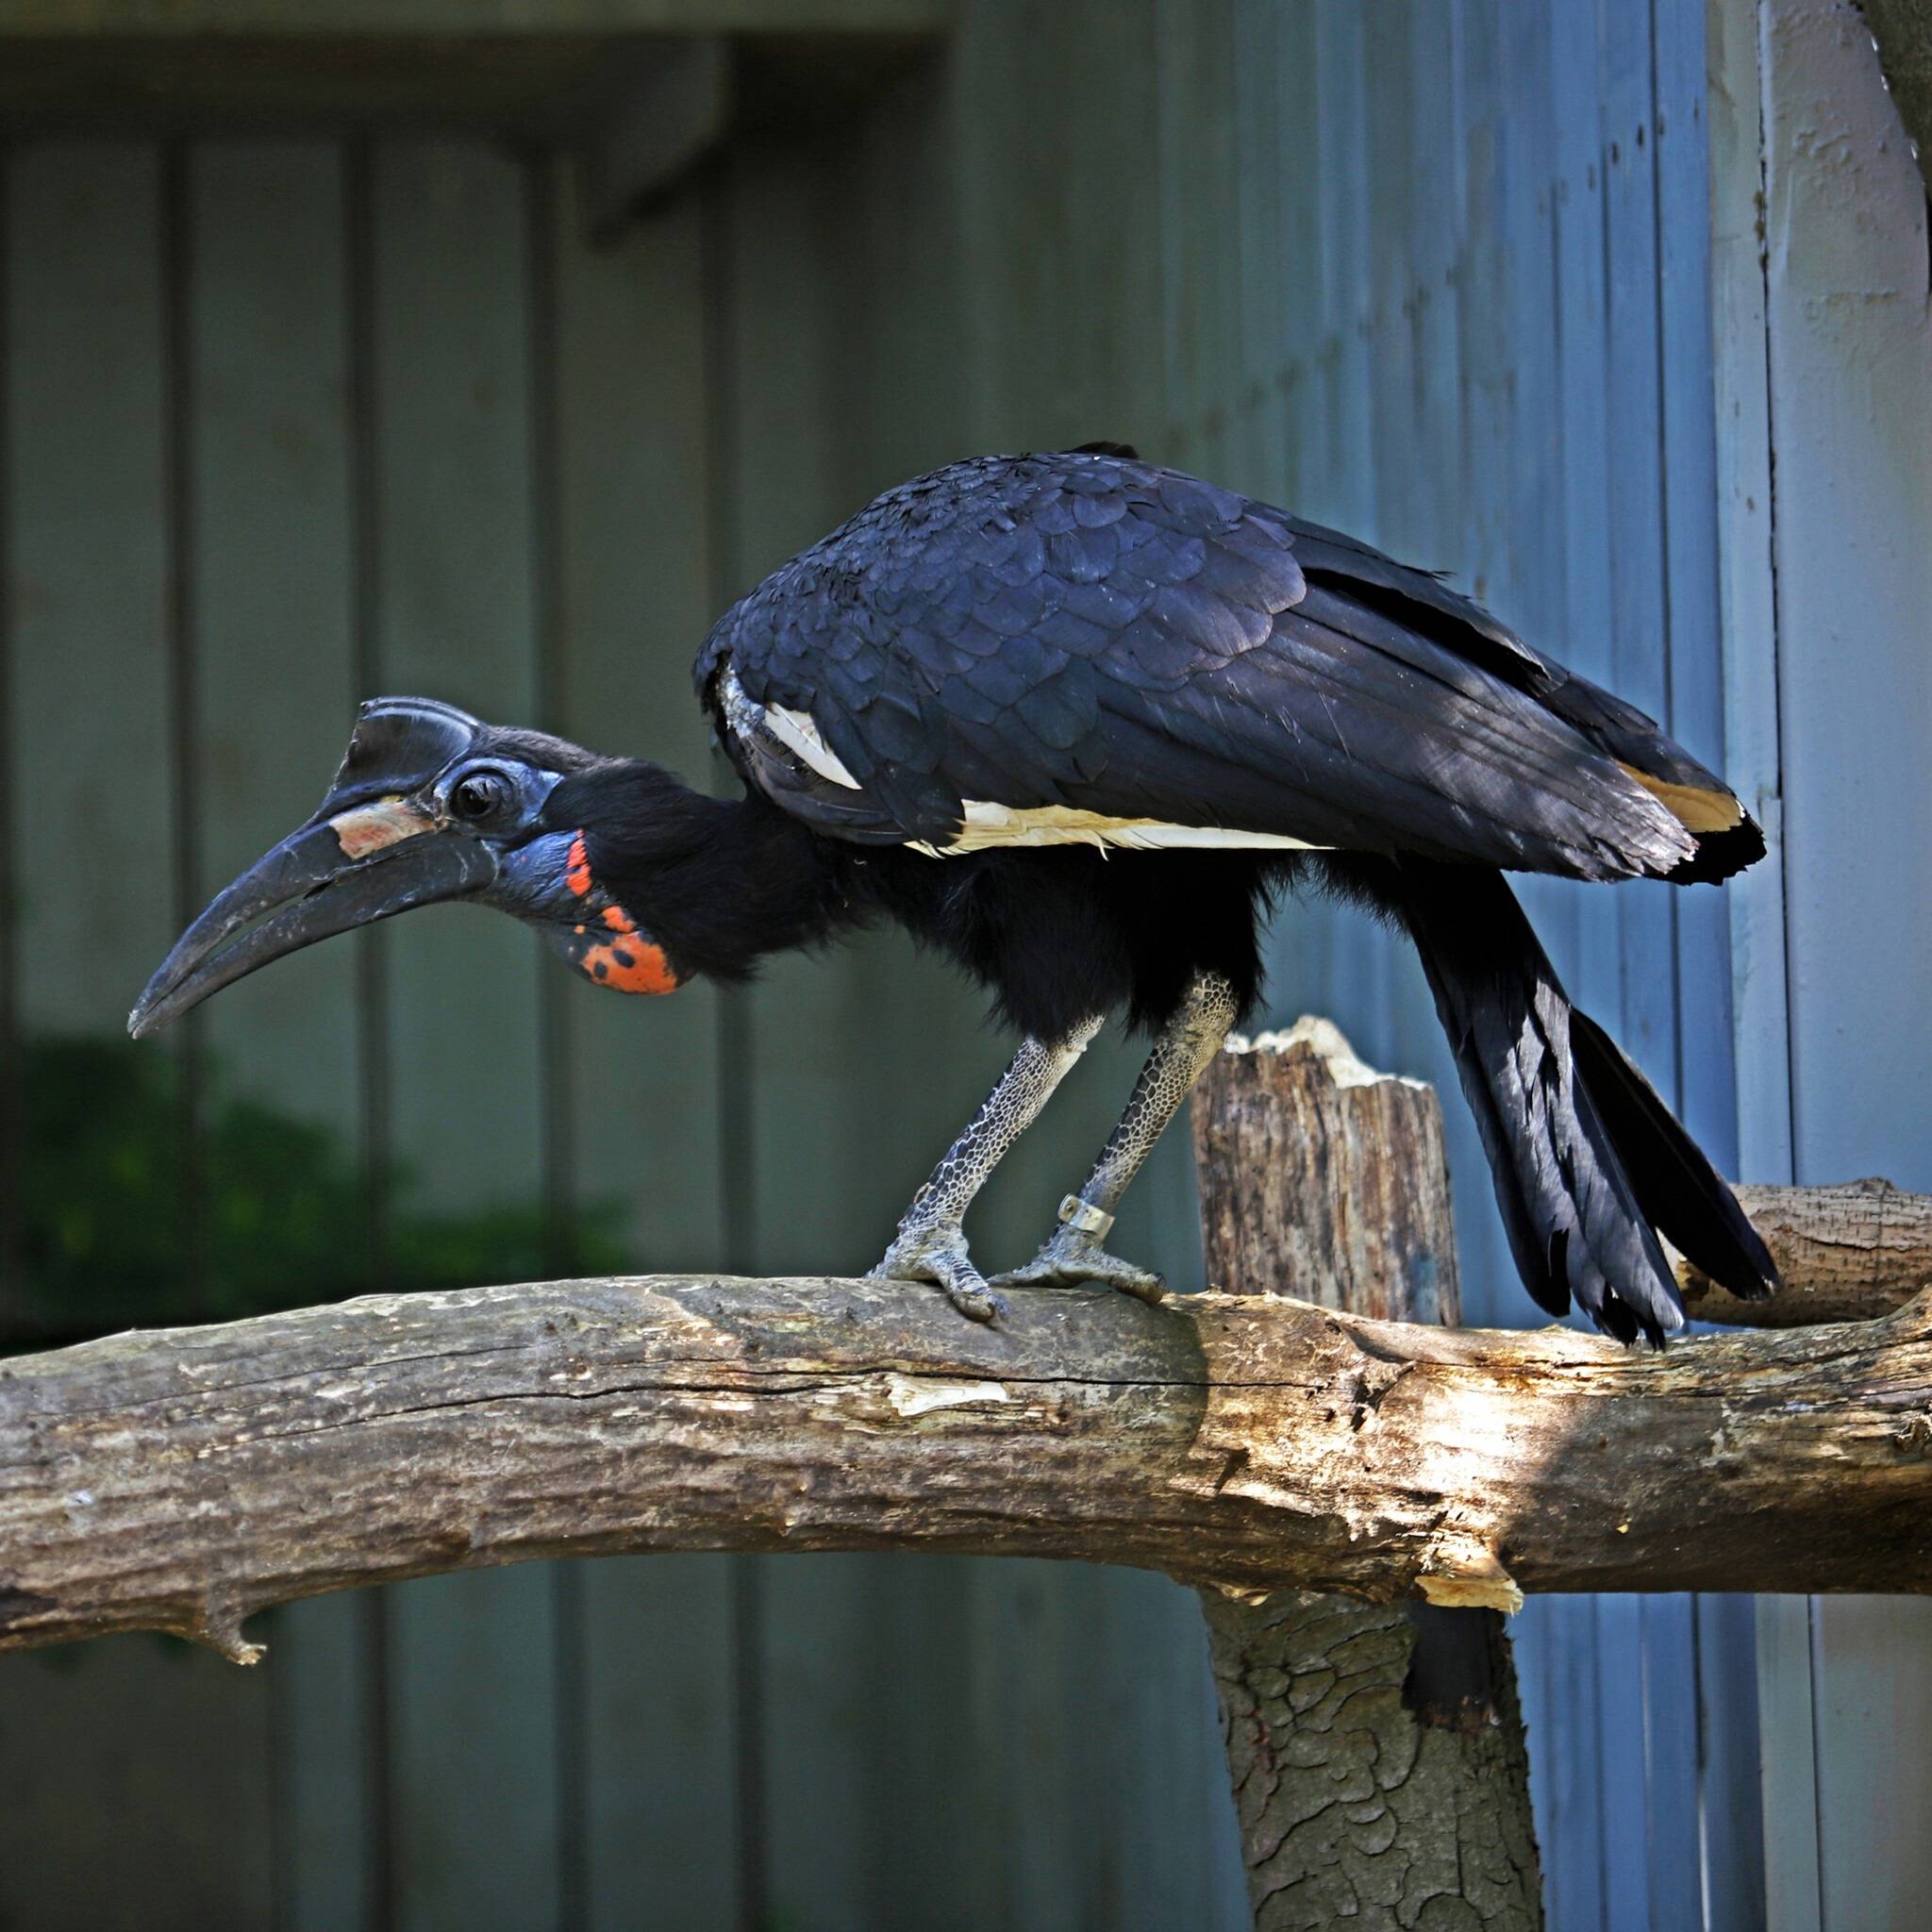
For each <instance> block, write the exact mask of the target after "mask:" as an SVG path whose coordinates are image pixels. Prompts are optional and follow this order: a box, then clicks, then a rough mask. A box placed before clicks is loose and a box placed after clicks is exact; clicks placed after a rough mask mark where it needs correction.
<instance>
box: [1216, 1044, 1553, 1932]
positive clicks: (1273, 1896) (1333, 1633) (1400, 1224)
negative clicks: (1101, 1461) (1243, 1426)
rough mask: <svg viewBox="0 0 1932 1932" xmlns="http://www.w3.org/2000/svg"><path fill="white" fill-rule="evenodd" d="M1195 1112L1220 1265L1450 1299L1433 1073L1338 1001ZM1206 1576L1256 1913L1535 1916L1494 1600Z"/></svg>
mask: <svg viewBox="0 0 1932 1932" xmlns="http://www.w3.org/2000/svg"><path fill="white" fill-rule="evenodd" d="M1193 1129H1194V1154H1195V1165H1196V1169H1197V1172H1198V1174H1199V1178H1200V1183H1201V1215H1202V1224H1203V1228H1204V1231H1205V1234H1206V1239H1207V1258H1208V1280H1209V1282H1210V1283H1211V1284H1213V1285H1215V1286H1217V1287H1224V1288H1228V1289H1233V1290H1236V1291H1243V1292H1252V1291H1262V1292H1267V1291H1270V1290H1273V1291H1277V1292H1280V1293H1284V1294H1297V1295H1300V1296H1303V1297H1305V1298H1307V1299H1308V1300H1313V1301H1319V1302H1320V1303H1322V1304H1323V1305H1324V1306H1325V1307H1335V1308H1340V1309H1341V1310H1343V1311H1345V1312H1347V1313H1350V1314H1355V1315H1372V1316H1374V1317H1376V1318H1378V1319H1382V1320H1394V1321H1408V1322H1421V1323H1435V1324H1442V1325H1445V1326H1446V1325H1450V1324H1454V1323H1455V1322H1456V1321H1457V1319H1458V1316H1459V1312H1460V1310H1459V1306H1458V1296H1457V1274H1456V1230H1455V1223H1454V1219H1453V1216H1452V1212H1451V1208H1450V1199H1449V1170H1448V1164H1447V1161H1446V1159H1445V1158H1444V1155H1443V1149H1442V1116H1441V1107H1440V1106H1439V1104H1438V1102H1437V1099H1436V1094H1435V1091H1434V1090H1433V1089H1432V1088H1430V1087H1428V1086H1426V1085H1424V1083H1423V1082H1421V1081H1417V1080H1403V1079H1397V1078H1394V1077H1393V1076H1391V1075H1388V1074H1376V1073H1374V1072H1372V1071H1371V1070H1370V1069H1369V1068H1367V1067H1365V1066H1363V1065H1362V1063H1361V1062H1360V1061H1359V1060H1358V1059H1357V1058H1356V1057H1355V1055H1354V1053H1353V1052H1351V1050H1350V1048H1349V1045H1348V1042H1347V1041H1345V1040H1344V1039H1343V1038H1342V1036H1341V1033H1340V1032H1339V1031H1338V1030H1337V1029H1336V1028H1335V1027H1334V1026H1333V1025H1332V1024H1330V1023H1329V1022H1327V1021H1325V1020H1307V1019H1304V1020H1301V1021H1299V1022H1297V1023H1296V1024H1295V1025H1294V1027H1293V1028H1292V1029H1291V1030H1290V1031H1289V1032H1287V1033H1285V1034H1264V1035H1262V1036H1261V1038H1260V1039H1258V1040H1256V1041H1252V1042H1250V1041H1245V1040H1241V1039H1240V1038H1239V1037H1236V1038H1235V1039H1232V1040H1230V1041H1229V1042H1228V1046H1227V1048H1226V1050H1224V1052H1223V1053H1221V1054H1220V1055H1218V1056H1217V1057H1216V1058H1215V1060H1214V1061H1213V1062H1212V1064H1211V1065H1210V1066H1209V1067H1208V1070H1207V1072H1206V1073H1205V1074H1203V1076H1202V1078H1201V1081H1200V1083H1199V1085H1198V1086H1197V1087H1196V1089H1195V1091H1194V1096H1193ZM1201 1596H1202V1605H1203V1607H1204V1609H1205V1610H1206V1613H1207V1618H1208V1645H1209V1649H1210V1652H1211V1654H1212V1657H1213V1665H1214V1678H1215V1688H1216V1690H1217V1691H1218V1693H1219V1696H1220V1700H1221V1713H1222V1729H1223V1737H1224V1742H1225V1744H1226V1747H1227V1760H1228V1772H1229V1775H1230V1777H1231V1778H1232V1780H1233V1784H1234V1794H1235V1809H1236V1814H1237V1817H1238V1819H1239V1821H1240V1825H1241V1851H1242V1857H1243V1861H1244V1863H1245V1865H1246V1867H1247V1876H1248V1893H1249V1898H1250V1901H1251V1903H1252V1905H1253V1907H1254V1914H1255V1924H1256V1927H1257V1932H1302V1928H1315V1927H1322V1926H1328V1925H1338V1924H1347V1925H1350V1926H1357V1927H1359V1928H1360V1932H1384V1928H1386V1932H1397V1928H1402V1927H1410V1926H1414V1925H1417V1924H1437V1923H1438V1922H1439V1921H1440V1923H1441V1924H1444V1925H1448V1924H1457V1925H1466V1926H1468V1927H1470V1928H1471V1932H1476V1928H1484V1932H1489V1928H1494V1932H1535V1928H1537V1927H1540V1926H1541V1924H1542V1907H1541V1875H1540V1872H1539V1868H1538V1863H1537V1849H1536V1832H1535V1826H1534V1824H1533V1823H1532V1819H1531V1814H1530V1804H1529V1754H1528V1750H1527V1747H1526V1745H1525V1742H1524V1730H1523V1719H1522V1714H1521V1711H1520V1709H1519V1707H1518V1703H1517V1695H1516V1671H1515V1664H1514V1661H1513V1659H1512V1657H1511V1656H1510V1650H1509V1640H1508V1638H1507V1635H1506V1634H1505V1632H1504V1629H1503V1619H1502V1616H1501V1614H1500V1613H1499V1612H1498V1611H1495V1610H1492V1609H1476V1608H1459V1609H1458V1608H1437V1607H1432V1606H1431V1605H1428V1604H1424V1603H1417V1604H1407V1605H1373V1604H1365V1603H1363V1602H1361V1601H1360V1600H1359V1599H1357V1598H1355V1597H1348V1596H1335V1595H1329V1594H1326V1593H1320V1592H1315V1591H1277V1592H1275V1593H1274V1594H1273V1595H1269V1596H1266V1597H1264V1598H1262V1599H1261V1600H1260V1601H1258V1602H1243V1601H1239V1600H1236V1599H1235V1598H1233V1597H1230V1596H1229V1595H1227V1594H1225V1593H1224V1592H1222V1591H1214V1590H1207V1591H1202V1593H1201ZM1445 1914H1446V1916H1445Z"/></svg>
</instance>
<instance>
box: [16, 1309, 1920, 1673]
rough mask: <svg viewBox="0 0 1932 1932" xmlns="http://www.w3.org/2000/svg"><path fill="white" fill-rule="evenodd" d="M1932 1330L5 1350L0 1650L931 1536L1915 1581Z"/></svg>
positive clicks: (1508, 1592)
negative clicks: (625, 1555)
mask: <svg viewBox="0 0 1932 1932" xmlns="http://www.w3.org/2000/svg"><path fill="white" fill-rule="evenodd" d="M1928 1508H1932V1298H1925V1297H1922V1298H1920V1299H1919V1300H1916V1301H1914V1302H1912V1303H1911V1304H1909V1305H1908V1306H1907V1307H1904V1308H1902V1309H1900V1310H1898V1311H1897V1312H1895V1313H1894V1314H1892V1315H1890V1316H1887V1317H1884V1318H1882V1319H1880V1320H1877V1321H1874V1322H1865V1323H1858V1324H1849V1325H1844V1326H1835V1327H1823V1328H1813V1329H1808V1330H1804V1331H1794V1332H1791V1333H1789V1334H1780V1335H1754V1336H1749V1337H1729V1336H1723V1337H1709V1338H1701V1339H1699V1340H1696V1341H1690V1342H1685V1343H1681V1344H1678V1345H1675V1346H1674V1347H1673V1348H1671V1349H1670V1350H1669V1351H1668V1352H1666V1353H1665V1354H1663V1355H1661V1356H1650V1355H1643V1354H1630V1353H1626V1352H1625V1351H1624V1350H1622V1349H1620V1348H1618V1347H1617V1346H1616V1345H1614V1344H1613V1343H1610V1342H1607V1341H1603V1340H1601V1339H1598V1338H1594V1337H1590V1336H1585V1335H1580V1334H1576V1333H1574V1332H1570V1331H1567V1330H1561V1329H1551V1330H1543V1331H1541V1332H1536V1333H1528V1334H1515V1333H1498V1332H1485V1331H1480V1330H1474V1331H1466V1332H1459V1333H1458V1332H1456V1331H1449V1330H1441V1329H1437V1328H1433V1327H1427V1326H1422V1325H1414V1326H1410V1325H1404V1324H1392V1323H1381V1322H1373V1321H1367V1320H1362V1319H1358V1318H1356V1317H1352V1316H1347V1315H1341V1314H1336V1313H1332V1312H1329V1311H1326V1310H1323V1309H1319V1308H1314V1307H1307V1306H1304V1305H1301V1304H1297V1303H1293V1302H1289V1301H1285V1300H1282V1299H1277V1298H1257V1299H1240V1298H1235V1297H1229V1296H1224V1295H1201V1296H1187V1297H1182V1298H1179V1299H1177V1300H1174V1301H1171V1302H1170V1303H1169V1304H1168V1305H1167V1306H1165V1307H1159V1308H1149V1307H1143V1306H1141V1304H1139V1303H1137V1302H1134V1301H1132V1300H1130V1299H1129V1298H1127V1297H1126V1296H1124V1295H1119V1294H1115V1293H1110V1292H1106V1291H1040V1292H1035V1293H1024V1294H1016V1295H1014V1296H1013V1297H1012V1315H1011V1318H1010V1320H1009V1321H1008V1322H1006V1323H1003V1324H1000V1325H999V1326H998V1327H996V1328H991V1329H986V1328H980V1327H977V1326H975V1325H974V1324H970V1323H966V1322H962V1321H960V1320H959V1319H958V1316H956V1315H955V1314H954V1313H953V1311H952V1310H951V1309H950V1308H949V1307H947V1306H946V1304H945V1303H944V1302H943V1301H942V1300H941V1298H940V1297H939V1296H938V1295H935V1294H927V1293H924V1292H922V1291H918V1290H908V1289H902V1288H895V1287H891V1286H882V1285H880V1284H877V1283H873V1282H863V1281H838V1280H775V1281H741V1280H731V1279H720V1278H716V1277H709V1276H697V1277H688V1276H654V1277H644V1278H641V1279H631V1280H623V1279H619V1280H601V1281H580V1282H562V1283H553V1284H548V1285H542V1286H534V1287H524V1288H491V1289H477V1290H472V1291H464V1292H460V1293H441V1294H423V1295H403V1296H382V1297H374V1298H369V1299H364V1300H359V1301H354V1302H348V1303H345V1304H342V1305H341V1306H338V1307H320V1308H311V1309H307V1310H304V1311H302V1312H299V1313H293V1314H285V1315H272V1316H264V1317H260V1318H258V1319H256V1320H253V1321H247V1322H236V1323H228V1324H221V1325H217V1326H211V1327H205V1328H189V1329H168V1330H156V1331H152V1332H137V1333H133V1334H128V1335H121V1336H115V1337H112V1338H109V1339H108V1340H106V1341H92V1342H85V1343H82V1344H80V1345H79V1346H77V1347H74V1348H68V1349H62V1350H58V1351H56V1352H54V1353H51V1354H46V1355H41V1356H24V1357H15V1358H13V1359H11V1360H6V1361H0V1648H16V1647H20V1646H24V1645H26V1644H32V1643H45V1642H52V1641H58V1640H60V1639H65V1638H74V1637H83V1636H89V1635H92V1634H95V1633H98V1632H104V1631H112V1630H132V1629H160V1630H172V1631H175V1632H178V1633H180V1634H182V1635H185V1636H190V1637H194V1638H197V1639H200V1640H201V1641H206V1642H208V1643H212V1644H214V1645H215V1646H217V1647H218V1648H220V1649H222V1650H223V1651H225V1653H226V1654H228V1655H229V1656H231V1657H237V1658H238V1659H249V1658H252V1656H253V1655H254V1651H253V1649H252V1647H251V1646H250V1645H249V1644H247V1643H246V1642H245V1641H243V1639H242V1635H241V1628H240V1626H241V1624H242V1620H243V1619H244V1618H246V1617H247V1616H248V1615H250V1614H251V1613H253V1612H254V1611H256V1610H258V1609H260V1608H263V1607H266V1606H268V1605H270V1604H274V1603H279V1602H282V1601H285V1600H287V1599H289V1598H291V1597H297V1596H305V1595H309V1594H313V1593H315V1592H317V1591H327V1590H337V1589H343V1588H348V1587H351V1586H355V1585H360V1584H375V1583H383V1582H389V1581H392V1580H395V1579H397V1578H400V1577H405V1576H417V1575H424V1574H430V1573H433V1572H437V1571H445V1570H455V1569H460V1568H464V1567H469V1566H475V1565H481V1564H490V1563H506V1562H514V1561H518V1560H521V1559H525V1558H530V1557H560V1556H595V1555H606V1554H610V1553H614V1552H618V1551H635V1550H663V1549H682V1550H693V1549H715V1550H783V1549H801V1550H803V1549H882V1548H904V1547H915V1546H916V1547H921V1548H925V1549H932V1550H952V1551H960V1552H973V1553H979V1554H984V1555H1032V1556H1055V1557H1078V1558H1083V1559H1086V1560H1090V1561H1097V1562H1111V1563H1123V1564H1128V1565H1134V1566H1139V1567H1142V1568H1146V1569H1153V1570H1160V1571H1165V1572H1166V1573H1168V1574H1170V1575H1173V1576H1174V1577H1177V1578H1179V1579H1180V1580H1182V1581H1184V1582H1188V1583H1193V1584H1207V1585H1213V1586H1217V1587H1221V1588H1224V1589H1230V1590H1234V1591H1247V1592H1253V1593H1257V1594H1258V1593H1261V1592H1265V1591H1272V1590H1274V1589H1279V1588H1283V1587H1301V1588H1311V1589H1322V1590H1343V1591H1354V1592H1357V1593H1358V1594H1362V1595H1365V1596H1368V1597H1370V1598H1374V1599H1376V1600H1388V1599H1391V1598H1394V1597H1399V1596H1407V1595H1417V1594H1420V1595H1422V1596H1424V1597H1425V1598H1427V1599H1429V1600H1430V1601H1433V1602H1437V1603H1452V1604H1453V1603H1474V1604H1480V1605H1487V1606H1490V1607H1502V1606H1507V1605H1513V1604H1514V1603H1516V1602H1517V1601H1518V1600H1519V1591H1577V1590H1638V1589H1641V1590H1776V1591H1838V1590H1846V1591H1932V1533H1928V1529H1927V1525H1928V1524H1932V1513H1928Z"/></svg>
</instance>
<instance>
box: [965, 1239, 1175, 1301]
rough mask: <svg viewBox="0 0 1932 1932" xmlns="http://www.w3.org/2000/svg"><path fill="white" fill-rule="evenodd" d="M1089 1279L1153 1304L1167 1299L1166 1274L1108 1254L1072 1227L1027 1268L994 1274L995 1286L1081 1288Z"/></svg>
mask: <svg viewBox="0 0 1932 1932" xmlns="http://www.w3.org/2000/svg"><path fill="white" fill-rule="evenodd" d="M1089 1281H1097V1282H1099V1283H1101V1284H1102V1285H1103V1286H1104V1287H1107V1288H1117V1289H1119V1290H1120V1291H1121V1292H1122V1293H1123V1294H1130V1295H1132V1296H1133V1297H1134V1299H1135V1300H1136V1301H1141V1302H1145V1303H1146V1304H1147V1305H1148V1306H1149V1307H1158V1306H1159V1305H1160V1303H1161V1302H1163V1301H1165V1300H1166V1299H1167V1282H1166V1280H1165V1278H1164V1277H1163V1276H1161V1275H1158V1274H1155V1273H1154V1271H1153V1270H1152V1269H1151V1268H1140V1267H1137V1266H1135V1264H1134V1263H1133V1262H1132V1261H1123V1260H1122V1259H1121V1258H1120V1257H1119V1256H1118V1255H1109V1254H1108V1252H1107V1250H1106V1249H1105V1248H1103V1247H1102V1246H1101V1245H1100V1244H1099V1242H1097V1241H1095V1240H1094V1239H1093V1237H1092V1236H1091V1235H1085V1234H1081V1233H1080V1232H1079V1231H1078V1230H1077V1229H1074V1228H1071V1227H1062V1228H1061V1229H1059V1231H1058V1233H1056V1234H1055V1235H1054V1236H1053V1237H1052V1238H1051V1239H1050V1240H1049V1241H1047V1243H1046V1245H1045V1246H1044V1247H1042V1248H1041V1251H1040V1252H1039V1254H1037V1255H1035V1256H1034V1257H1033V1258H1032V1260H1030V1261H1029V1262H1027V1263H1026V1265H1025V1266H1024V1268H1013V1269H1009V1270H1008V1272H1007V1273H1006V1274H995V1275H994V1276H993V1285H994V1286H995V1287H996V1288H1078V1287H1080V1286H1081V1285H1082V1284H1083V1283H1085V1282H1089Z"/></svg>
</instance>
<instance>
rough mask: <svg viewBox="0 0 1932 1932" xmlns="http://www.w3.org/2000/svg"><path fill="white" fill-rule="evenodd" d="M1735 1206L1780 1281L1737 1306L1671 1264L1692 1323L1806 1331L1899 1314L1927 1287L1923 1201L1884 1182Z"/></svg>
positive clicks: (1927, 1216)
mask: <svg viewBox="0 0 1932 1932" xmlns="http://www.w3.org/2000/svg"><path fill="white" fill-rule="evenodd" d="M1738 1199H1739V1201H1740V1204H1741V1205H1742V1207H1743V1209H1744V1212H1745V1213H1746V1214H1748V1215H1749V1216H1750V1217H1751V1222H1752V1224H1753V1226H1755V1227H1756V1228H1757V1231H1758V1233H1759V1234H1761V1235H1762V1236H1763V1237H1764V1239H1765V1242H1766V1244H1767V1245H1768V1246H1769V1247H1770V1249H1771V1254H1772V1258H1773V1259H1774V1261H1775V1262H1776V1263H1777V1265H1778V1269H1779V1272H1780V1273H1781V1274H1783V1275H1784V1278H1785V1285H1784V1287H1783V1288H1782V1289H1781V1290H1779V1291H1778V1292H1777V1293H1776V1294H1774V1295H1772V1296H1771V1297H1769V1299H1767V1300H1765V1301H1761V1302H1741V1301H1740V1300H1739V1299H1738V1298H1737V1296H1735V1295H1734V1294H1731V1293H1730V1292H1729V1291H1727V1290H1725V1289H1723V1288H1720V1287H1719V1286H1718V1284H1717V1283H1716V1282H1714V1281H1713V1280H1711V1278H1710V1276H1709V1275H1707V1274H1705V1273H1704V1272H1703V1271H1702V1270H1701V1269H1698V1268H1695V1267H1693V1266H1692V1265H1691V1263H1690V1262H1689V1261H1686V1260H1683V1259H1682V1258H1681V1257H1680V1258H1679V1259H1678V1262H1677V1282H1678V1285H1679V1286H1680V1287H1681V1288H1682V1289H1683V1291H1684V1306H1685V1307H1686V1308H1687V1309H1688V1310H1689V1311H1690V1312H1691V1314H1693V1315H1695V1316H1696V1317H1697V1319H1698V1320H1699V1321H1700V1322H1724V1323H1727V1324H1733V1325H1736V1326H1739V1327H1748V1328H1806V1327H1810V1326H1812V1325H1814V1324H1817V1323H1820V1322H1860V1321H1866V1320H1869V1319H1870V1318H1871V1317H1872V1316H1874V1315H1884V1314H1890V1311H1891V1310H1892V1309H1893V1308H1897V1307H1904V1306H1905V1304H1906V1303H1907V1302H1908V1301H1909V1300H1910V1299H1911V1298H1912V1296H1913V1295H1915V1294H1917V1293H1918V1291H1920V1290H1921V1289H1922V1288H1924V1286H1925V1285H1926V1284H1927V1283H1928V1282H1932V1194H1907V1193H1905V1192H1904V1191H1901V1190H1900V1189H1898V1188H1895V1187H1893V1186H1892V1184H1891V1183H1890V1181H1885V1180H1868V1181H1847V1182H1845V1183H1844V1184H1843V1185H1841V1186H1839V1187H1831V1188H1740V1189H1739V1190H1738Z"/></svg>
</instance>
